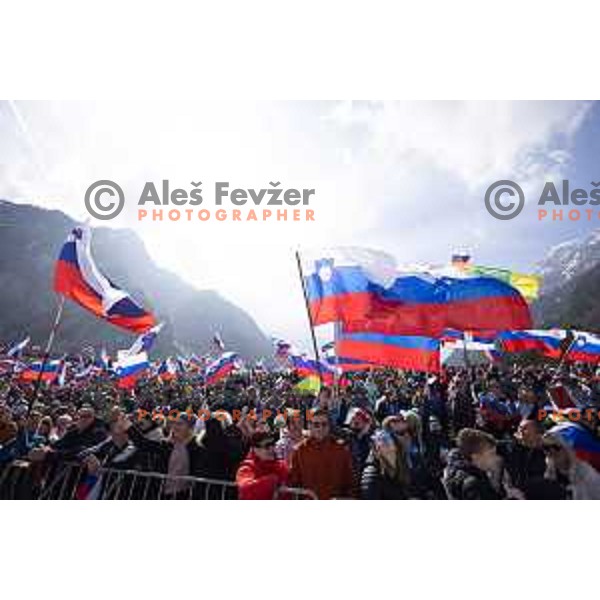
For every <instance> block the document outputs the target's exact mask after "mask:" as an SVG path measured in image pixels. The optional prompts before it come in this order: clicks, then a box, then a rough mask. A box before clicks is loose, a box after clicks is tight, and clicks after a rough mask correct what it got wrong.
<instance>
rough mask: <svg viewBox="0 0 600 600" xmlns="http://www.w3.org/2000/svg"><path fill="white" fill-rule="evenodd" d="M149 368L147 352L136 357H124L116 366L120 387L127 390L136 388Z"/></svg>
mask: <svg viewBox="0 0 600 600" xmlns="http://www.w3.org/2000/svg"><path fill="white" fill-rule="evenodd" d="M149 366H150V365H149V363H148V355H147V354H146V353H145V352H140V353H139V354H135V355H134V356H123V357H122V359H119V362H118V363H117V365H116V372H117V377H118V386H119V387H120V388H125V389H129V388H132V387H134V386H135V384H136V382H137V380H138V379H139V378H140V377H141V376H142V375H143V374H144V373H145V372H146V370H147V369H148V368H149Z"/></svg>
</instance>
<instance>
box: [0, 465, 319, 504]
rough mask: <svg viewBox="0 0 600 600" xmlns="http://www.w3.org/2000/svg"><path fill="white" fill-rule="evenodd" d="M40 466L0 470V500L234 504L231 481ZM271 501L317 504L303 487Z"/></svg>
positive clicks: (280, 493) (286, 490) (279, 493)
mask: <svg viewBox="0 0 600 600" xmlns="http://www.w3.org/2000/svg"><path fill="white" fill-rule="evenodd" d="M39 467H40V466H39V465H35V464H33V463H27V462H23V461H16V462H14V463H12V464H10V465H7V466H5V467H4V468H3V469H2V471H0V499H4V500H13V499H37V500H237V498H238V491H237V486H236V484H235V483H233V482H230V481H220V480H215V479H203V478H199V477H183V476H179V477H170V476H169V475H165V474H164V473H149V472H142V471H128V470H120V469H105V468H101V469H99V470H98V471H97V473H94V474H91V473H89V472H88V471H87V470H86V468H85V467H84V466H83V465H79V464H70V463H69V464H61V465H57V466H54V467H51V468H50V469H46V470H45V471H42V469H40V468H39ZM273 499H274V500H277V499H286V500H316V499H317V497H316V495H315V494H314V493H313V492H312V491H310V490H305V489H302V488H291V487H281V488H279V489H278V490H277V491H276V492H275V495H274V498H273Z"/></svg>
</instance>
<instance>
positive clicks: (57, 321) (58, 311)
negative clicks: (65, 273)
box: [27, 294, 65, 416]
mask: <svg viewBox="0 0 600 600" xmlns="http://www.w3.org/2000/svg"><path fill="white" fill-rule="evenodd" d="M64 306H65V297H64V296H63V295H62V294H61V296H60V300H59V301H58V307H57V309H56V316H55V317H54V324H53V325H52V329H51V330H50V335H49V336H48V341H47V342H46V349H45V350H44V356H43V358H42V364H41V366H40V372H39V375H38V377H37V379H36V380H35V386H34V388H33V397H32V399H31V401H30V402H29V406H28V407H27V416H29V414H30V413H31V411H32V409H33V405H34V404H35V401H36V400H37V397H38V394H39V391H40V386H41V384H42V376H43V374H44V367H45V366H46V364H47V362H48V358H49V357H50V352H51V351H52V346H53V344H54V337H55V336H56V331H57V329H58V326H59V325H60V320H61V318H62V314H63V308H64Z"/></svg>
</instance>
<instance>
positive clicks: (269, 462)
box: [235, 431, 288, 500]
mask: <svg viewBox="0 0 600 600" xmlns="http://www.w3.org/2000/svg"><path fill="white" fill-rule="evenodd" d="M235 481H236V483H237V486H238V496H239V499H240V500H273V497H274V496H275V492H276V491H277V488H279V487H281V486H285V485H287V482H288V468H287V465H286V463H285V461H283V460H277V459H276V458H275V438H274V437H273V436H272V435H271V434H270V433H269V432H267V431H257V432H255V433H254V434H253V435H252V438H251V439H250V452H249V453H248V456H246V458H245V459H244V461H243V462H242V464H241V465H240V467H239V469H238V471H237V474H236V477H235Z"/></svg>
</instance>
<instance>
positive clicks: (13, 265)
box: [0, 200, 271, 360]
mask: <svg viewBox="0 0 600 600" xmlns="http://www.w3.org/2000/svg"><path fill="white" fill-rule="evenodd" d="M76 224H77V223H76V222H75V221H74V220H73V219H71V218H70V217H68V216H67V215H66V214H64V213H63V212H61V211H59V210H48V209H44V208H40V207H37V206H33V205H30V204H15V203H12V202H10V201H8V200H0V231H1V234H0V290H2V293H1V294H0V311H2V315H3V316H2V318H1V319H0V339H1V340H2V341H3V342H5V343H10V342H12V341H15V340H18V339H21V338H22V337H24V336H25V335H31V337H32V340H33V341H34V342H36V343H38V344H43V343H45V339H46V338H47V336H48V333H49V331H50V328H51V325H52V322H53V320H54V314H55V310H56V305H57V298H56V297H53V296H54V292H53V290H52V276H53V272H54V262H55V260H56V258H57V257H58V253H59V251H60V248H61V246H62V244H63V243H64V240H65V239H66V237H67V234H68V233H69V231H70V230H71V229H72V228H73V227H74V226H75V225H76ZM92 251H93V255H94V258H95V260H96V262H97V264H98V265H99V267H100V269H101V270H102V271H103V272H105V273H106V274H108V275H109V276H110V278H111V280H113V281H115V283H117V284H118V285H119V286H120V287H123V288H124V289H125V290H127V291H128V292H129V293H130V294H131V295H132V297H133V298H134V299H135V300H136V301H137V302H139V303H141V304H142V306H144V308H146V309H148V310H151V311H152V312H154V314H155V316H156V318H157V320H158V321H159V322H161V321H164V322H165V327H164V328H163V330H162V331H161V333H160V335H159V336H158V338H157V341H156V345H155V348H153V351H152V356H153V357H154V356H156V357H159V356H160V357H163V356H166V355H169V354H180V353H190V352H196V353H202V354H204V353H206V352H208V351H210V350H211V349H212V348H211V340H212V337H213V335H214V333H215V331H219V333H220V334H221V337H222V338H223V341H224V342H225V345H226V347H227V349H228V350H233V351H236V352H239V353H240V355H242V356H243V357H244V358H246V359H251V360H256V359H258V358H262V357H268V356H270V353H271V344H270V342H269V340H268V338H267V337H266V336H265V335H264V333H263V332H262V331H261V330H260V329H259V327H258V325H257V324H256V323H255V322H254V320H253V319H252V317H251V316H250V315H248V314H247V313H246V312H245V311H244V310H242V309H241V308H239V307H238V306H236V305H235V304H233V303H232V302H230V301H228V300H227V299H225V298H224V297H222V296H221V295H220V294H219V293H218V292H216V291H214V290H200V289H197V288H195V287H194V286H192V285H190V284H188V283H187V282H185V281H184V280H183V279H181V278H180V277H178V276H177V275H175V274H174V273H172V272H170V271H168V270H166V269H164V268H162V267H158V266H156V264H155V263H154V261H153V260H152V259H151V257H150V255H149V254H148V252H147V250H146V248H145V246H144V243H143V241H142V240H141V239H140V238H139V237H138V236H137V234H135V233H134V232H133V231H131V230H128V229H112V228H107V227H99V228H95V229H94V230H93V237H92ZM124 257H127V259H126V260H125V259H124ZM24 273H27V274H28V276H27V277H24V276H23V274H24ZM134 339H135V335H134V334H131V333H128V332H126V331H122V330H120V329H117V328H116V327H114V326H113V325H111V324H109V323H107V322H105V321H102V320H101V319H97V318H96V317H94V316H93V315H90V314H89V313H87V312H86V311H85V310H83V309H82V308H81V307H79V306H77V305H76V304H75V303H73V302H71V301H70V300H67V301H66V304H65V310H64V316H63V319H62V321H61V325H60V328H59V332H58V334H57V336H56V341H55V346H54V348H55V351H56V352H73V351H77V350H80V349H81V347H82V346H83V345H92V346H94V348H96V350H98V349H99V348H100V347H102V346H107V349H109V352H111V353H114V352H115V351H116V350H117V349H123V348H127V347H128V346H129V345H130V344H131V343H132V342H133V340H134Z"/></svg>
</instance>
